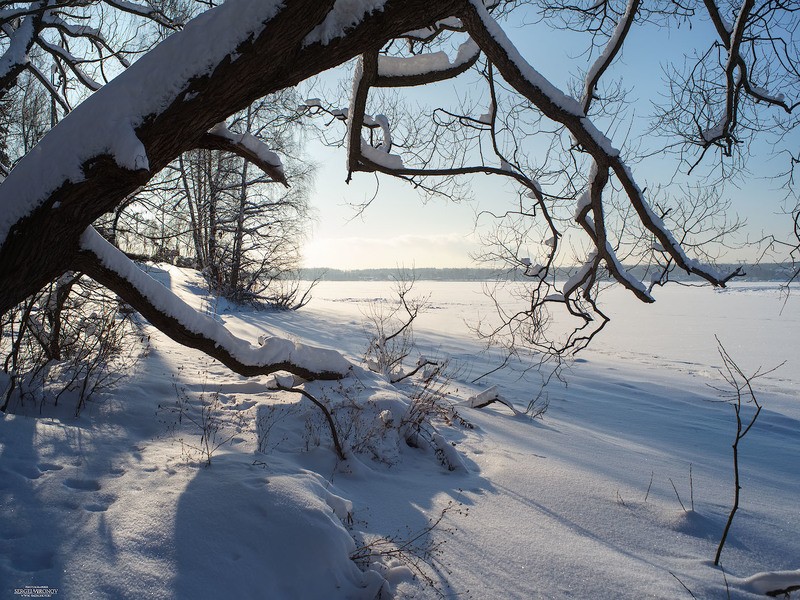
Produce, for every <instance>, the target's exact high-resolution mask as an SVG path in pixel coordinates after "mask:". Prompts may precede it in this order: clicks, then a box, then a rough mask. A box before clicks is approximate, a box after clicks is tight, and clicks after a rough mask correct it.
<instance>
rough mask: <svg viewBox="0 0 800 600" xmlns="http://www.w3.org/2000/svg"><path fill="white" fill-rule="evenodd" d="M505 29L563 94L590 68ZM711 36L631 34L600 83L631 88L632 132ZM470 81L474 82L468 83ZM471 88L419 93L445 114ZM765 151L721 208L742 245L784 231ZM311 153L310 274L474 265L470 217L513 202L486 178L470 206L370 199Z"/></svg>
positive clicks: (514, 28)
mask: <svg viewBox="0 0 800 600" xmlns="http://www.w3.org/2000/svg"><path fill="white" fill-rule="evenodd" d="M506 29H507V32H508V33H509V36H510V37H511V38H512V39H513V40H514V41H515V43H517V44H518V47H519V48H520V50H521V51H522V53H523V55H524V56H525V57H526V58H527V59H528V60H529V61H530V62H531V63H532V64H533V65H534V66H535V67H536V68H537V69H538V70H539V71H540V72H542V73H543V74H544V75H545V76H547V77H548V78H550V80H551V81H553V82H554V83H555V84H556V85H558V86H559V87H560V88H561V89H562V90H563V89H566V85H567V80H568V76H569V73H575V72H576V70H577V69H579V68H580V69H586V68H587V67H588V65H589V62H590V59H589V57H588V55H586V53H584V52H583V48H584V47H585V41H584V40H583V38H582V37H575V35H574V34H569V33H567V34H564V33H563V32H559V33H552V32H547V31H545V30H543V29H542V27H541V26H538V27H536V28H535V29H533V30H531V29H530V26H529V27H528V28H524V27H522V26H521V25H520V24H512V25H510V26H509V27H507V28H506ZM531 31H535V32H536V36H533V35H531V34H530V32H531ZM711 35H712V32H711V31H709V30H708V27H707V26H703V25H702V24H700V26H698V25H697V23H695V24H694V26H693V28H692V29H689V28H688V27H686V26H683V27H682V28H680V29H673V30H671V31H666V30H664V31H656V30H654V29H652V28H650V29H648V30H641V29H639V30H637V29H634V30H633V31H632V32H631V34H630V37H629V40H628V42H627V44H628V46H627V47H626V48H625V50H624V51H623V54H622V55H621V56H620V57H618V59H617V61H616V62H615V64H614V66H613V70H612V71H610V72H609V74H608V75H607V77H608V78H609V79H614V78H617V77H619V78H621V79H622V81H623V84H624V85H625V86H626V87H627V88H630V89H631V92H630V96H631V98H634V99H637V100H638V104H637V111H638V112H637V117H636V118H637V122H638V123H639V125H638V126H639V127H643V126H645V124H646V120H645V118H646V116H647V114H648V111H649V110H650V104H649V102H650V100H651V99H653V100H655V99H658V94H659V93H660V92H661V91H662V90H663V86H662V84H661V76H662V72H663V70H662V66H663V65H664V64H665V63H666V62H667V61H673V62H680V61H681V60H682V58H681V55H682V53H686V52H690V51H691V49H692V48H693V47H704V45H705V44H707V40H710V39H711ZM331 77H333V76H331ZM471 79H472V81H474V79H475V78H474V76H473V77H472V78H471ZM469 80H470V77H469V76H468V75H467V76H462V78H459V79H458V80H456V81H455V82H452V83H447V84H440V85H437V86H436V87H435V88H434V89H433V91H432V92H424V93H427V94H428V95H427V96H425V97H424V100H423V101H425V102H428V103H430V104H434V103H437V100H438V101H440V102H441V103H442V104H444V105H446V104H447V100H446V99H445V96H450V97H452V96H453V95H454V94H458V95H459V96H464V95H466V94H468V93H469V91H470V90H469V89H468V86H469V83H468V82H469ZM420 94H423V92H420V91H416V90H415V91H413V92H412V99H413V100H416V101H419V98H423V96H420ZM337 125H338V123H336V124H334V127H335V126H337ZM797 137H798V138H800V135H798V136H797ZM766 144H767V142H762V143H761V144H760V147H758V148H757V152H759V153H760V154H761V155H762V156H761V157H759V156H756V158H755V160H751V162H750V170H751V174H750V175H749V176H748V177H746V178H745V179H742V180H741V181H739V182H738V183H737V184H736V185H729V186H727V187H726V189H725V192H724V194H723V199H726V200H730V201H731V203H732V207H731V213H732V214H735V215H738V216H740V217H743V218H745V219H746V220H747V221H748V228H747V229H746V231H745V232H744V234H743V236H742V238H741V239H742V240H743V239H744V238H745V237H748V238H749V239H756V238H760V237H762V236H763V234H765V233H775V232H778V233H780V234H782V235H785V234H788V232H789V229H790V219H789V218H788V217H787V216H786V215H784V214H780V212H781V210H780V209H781V206H782V199H783V198H784V196H785V195H786V190H785V189H784V187H783V186H784V183H785V182H784V181H783V180H779V179H771V178H770V175H772V174H775V173H778V172H780V171H781V170H782V169H783V168H784V166H783V165H782V164H779V163H778V161H777V160H772V161H767V160H765V159H764V158H763V157H764V156H766V155H768V152H766V151H765V150H766ZM309 152H310V155H311V157H312V158H313V159H314V160H315V161H316V163H317V164H318V165H319V171H318V173H317V177H316V186H315V190H314V192H313V195H312V199H311V200H312V206H313V209H314V214H315V217H316V218H315V223H314V226H313V229H312V232H311V236H310V239H309V241H308V243H307V245H306V248H305V251H304V264H305V266H307V267H329V268H338V269H363V268H392V267H397V266H403V267H410V266H415V267H418V268H422V267H439V268H445V267H471V266H480V265H478V264H476V263H475V261H474V259H473V256H474V255H475V254H476V253H478V252H480V250H481V244H480V236H479V235H478V233H477V232H476V215H477V213H478V212H479V211H480V210H484V209H487V208H491V209H494V210H499V209H502V208H504V207H508V206H509V205H510V204H509V203H513V202H514V200H515V197H516V194H515V192H516V190H515V189H514V188H513V187H512V186H510V185H502V184H501V185H499V186H498V185H497V184H496V183H491V182H487V181H485V179H484V180H483V181H480V182H478V185H477V187H475V188H474V190H473V196H474V199H473V200H472V201H471V202H464V203H461V204H453V203H450V202H446V201H443V200H433V201H429V202H427V203H425V202H423V201H422V199H421V198H420V195H419V194H418V193H417V192H416V191H414V190H413V189H412V188H411V187H410V186H409V185H407V184H405V183H403V182H400V181H397V180H393V179H392V178H389V177H383V176H382V177H381V179H380V184H379V187H378V188H377V194H376V178H375V176H374V175H372V174H361V173H357V174H355V175H354V178H353V181H351V183H350V184H349V185H348V184H346V183H345V182H344V179H345V177H346V168H345V153H344V151H343V150H341V149H331V148H327V147H324V146H322V145H321V144H318V143H312V144H311V146H310V148H309ZM665 164H670V166H669V169H670V172H671V171H672V170H673V169H674V166H672V165H671V163H669V162H668V161H665V160H664V159H663V158H662V157H659V156H657V157H655V158H653V159H651V160H650V161H649V162H648V163H645V164H642V165H637V166H635V167H634V173H635V175H636V176H637V177H638V178H639V180H640V181H642V182H644V184H645V185H646V184H647V183H649V182H650V181H652V180H654V179H663V178H664V175H665V167H664V165H665ZM373 195H375V199H374V200H373V201H372V203H371V204H370V206H369V207H368V208H367V209H366V210H365V211H363V212H362V213H360V214H359V213H358V211H357V209H355V208H353V207H354V206H355V205H358V204H361V203H363V202H365V201H366V200H368V199H369V198H371V197H372V196H373ZM756 257H757V251H756V250H755V249H753V248H747V249H743V250H737V251H732V252H730V254H729V256H728V258H727V259H728V260H730V261H731V262H735V261H739V260H744V261H752V260H755V259H756Z"/></svg>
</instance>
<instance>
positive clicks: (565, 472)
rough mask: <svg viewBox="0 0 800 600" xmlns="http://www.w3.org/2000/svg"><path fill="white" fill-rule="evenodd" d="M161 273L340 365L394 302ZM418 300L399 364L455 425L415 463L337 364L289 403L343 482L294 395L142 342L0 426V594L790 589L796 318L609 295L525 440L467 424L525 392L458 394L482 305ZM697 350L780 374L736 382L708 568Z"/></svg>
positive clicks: (511, 372)
mask: <svg viewBox="0 0 800 600" xmlns="http://www.w3.org/2000/svg"><path fill="white" fill-rule="evenodd" d="M156 275H157V276H158V277H159V279H160V280H161V281H162V282H164V283H165V284H168V285H170V287H172V289H173V290H175V291H176V292H177V293H179V294H180V295H181V296H182V297H184V298H185V299H187V301H190V302H192V303H194V304H195V305H196V306H198V307H201V308H204V309H205V310H208V311H211V312H216V313H217V314H218V315H219V318H220V319H222V320H223V321H224V322H225V323H226V325H227V326H228V327H229V328H230V329H231V330H232V331H233V332H234V333H235V334H237V335H238V336H240V337H243V338H245V339H248V340H251V341H253V342H255V340H256V339H257V338H258V337H259V336H260V335H263V334H265V333H281V334H285V335H289V336H290V337H292V338H295V339H298V340H301V341H303V342H306V343H309V344H314V345H319V346H324V347H330V348H337V349H340V350H341V351H342V352H343V353H344V354H345V355H346V357H347V358H348V359H349V360H351V362H353V363H354V364H357V365H360V360H361V357H362V356H363V352H364V349H365V347H366V344H367V338H366V335H365V326H364V322H365V315H367V314H369V311H370V310H371V309H370V307H374V306H377V305H381V304H386V302H388V301H390V300H391V298H392V292H391V285H390V284H388V283H384V282H378V283H367V282H357V283H349V282H336V283H323V284H321V285H320V286H319V287H318V288H317V289H316V290H315V295H314V300H313V302H312V303H311V304H310V305H309V306H308V307H307V308H305V309H303V310H301V311H299V312H294V313H274V312H263V311H262V312H256V311H247V310H241V309H237V308H233V307H230V306H227V305H225V304H224V303H220V304H217V305H215V304H214V303H213V302H212V301H210V300H209V299H208V298H206V297H204V296H203V294H202V291H201V288H200V286H199V285H198V281H197V280H196V278H195V277H194V276H193V275H192V274H190V273H186V272H183V271H180V270H177V269H174V268H171V267H165V268H164V270H158V271H157V272H156ZM415 289H416V291H418V292H420V293H430V310H428V311H427V312H425V313H424V314H423V315H421V316H420V318H419V322H418V325H417V328H416V333H417V343H418V346H419V349H420V351H421V352H423V353H424V354H425V356H427V357H429V358H435V359H443V358H449V359H450V373H451V375H450V376H451V381H450V387H449V388H448V401H449V402H451V403H453V404H454V406H455V411H456V412H457V414H458V415H460V417H461V418H462V419H463V421H462V420H460V419H458V418H454V417H453V415H452V414H450V420H451V424H447V423H445V422H444V421H443V420H438V421H435V422H434V423H435V425H436V429H435V430H432V429H429V430H427V433H426V436H424V437H425V440H428V443H420V444H418V446H419V447H417V448H414V447H411V446H410V445H409V444H407V443H406V441H405V437H404V436H403V435H400V433H399V432H400V428H399V427H398V426H397V423H399V422H402V421H403V420H404V419H405V418H406V416H407V411H408V399H407V395H405V394H408V393H413V388H412V386H411V385H410V384H401V385H399V386H393V385H390V384H389V383H388V382H387V381H386V380H385V378H382V377H380V376H378V375H375V374H372V373H370V372H369V371H366V370H364V369H363V368H362V367H361V366H357V367H356V368H355V370H354V372H353V375H352V376H351V377H348V378H347V379H345V380H343V381H341V382H334V383H322V382H315V383H312V384H309V385H307V386H306V390H307V391H309V392H310V393H312V394H313V395H314V396H315V397H316V398H319V399H321V400H323V401H324V402H326V403H327V404H328V405H329V406H330V407H331V411H332V412H334V417H335V418H336V420H337V422H338V423H339V425H340V428H341V430H342V431H341V432H342V435H343V438H344V439H345V450H346V455H347V460H346V461H340V460H338V459H337V457H336V454H335V453H334V451H333V447H332V443H331V438H330V436H329V435H328V434H327V431H326V427H325V423H324V420H323V418H322V413H321V412H320V411H319V410H318V409H316V408H315V407H314V406H313V405H312V404H311V403H310V402H309V401H308V400H306V399H303V398H302V397H301V396H300V395H299V394H295V393H292V392H283V391H275V390H272V389H270V385H271V383H272V381H273V379H272V378H267V377H258V378H252V379H245V378H241V377H238V376H235V375H232V374H231V373H230V372H228V371H227V370H226V369H225V368H224V367H222V366H221V365H219V364H218V363H214V362H213V361H211V360H210V359H207V358H205V357H204V356H202V355H201V354H199V353H197V352H194V351H191V350H187V349H185V348H183V347H181V346H179V345H178V344H176V343H174V342H172V341H170V340H168V339H166V338H164V337H163V336H162V335H161V334H158V333H156V332H155V330H153V329H152V328H147V332H148V333H149V334H150V335H151V336H152V337H151V345H150V348H149V350H148V352H147V355H146V357H145V358H144V359H143V360H141V361H140V362H139V363H138V364H137V366H136V367H135V369H134V371H133V372H131V373H130V374H129V376H128V377H127V378H126V379H124V380H123V381H122V382H121V384H120V385H119V386H118V387H117V388H116V389H115V390H114V391H113V392H109V393H106V394H104V395H102V396H98V397H97V398H95V400H94V401H93V402H92V403H91V404H90V405H89V406H88V408H87V409H86V410H85V411H84V412H83V413H82V415H81V416H80V417H79V418H74V417H72V416H70V415H71V411H70V409H69V408H68V407H64V406H60V407H58V409H53V408H46V409H45V410H44V414H43V415H41V416H40V415H39V414H38V411H37V410H34V409H32V407H23V408H21V409H18V410H17V413H18V414H16V415H3V416H2V417H0V597H1V598H18V597H21V596H22V597H24V595H25V594H28V596H29V597H48V596H47V594H50V596H49V597H59V598H78V599H82V598H131V599H134V598H135V599H147V598H153V599H156V598H159V599H161V598H181V599H184V598H185V599H193V600H194V599H206V598H207V599H220V598H231V599H239V598H253V599H268V600H273V599H278V600H282V599H295V598H297V599H306V598H308V599H338V598H368V599H371V598H375V597H392V596H394V597H397V598H437V597H445V598H459V599H461V598H473V599H476V600H481V599H496V598H520V599H528V598H581V599H587V598H609V599H621V598H637V599H638V598H665V599H666V598H691V597H695V598H721V599H722V598H728V597H730V598H758V597H764V596H763V592H765V591H768V590H770V589H778V588H781V587H786V585H789V584H792V583H795V584H796V583H800V582H798V579H800V571H799V570H800V504H799V500H798V499H799V498H800V477H799V476H800V364H799V363H798V361H799V360H800V316H798V315H800V310H798V309H800V297H798V296H791V297H789V298H788V300H787V299H786V298H785V297H783V296H782V295H781V293H780V290H779V288H778V287H777V286H775V285H773V284H756V283H751V284H738V285H733V286H731V288H730V289H729V290H726V291H721V292H716V291H713V290H711V289H708V288H701V289H698V288H686V287H674V288H668V289H665V290H661V291H660V292H659V293H658V295H657V297H658V302H657V303H656V304H655V305H651V306H645V305H642V304H639V303H638V302H636V301H635V300H634V299H633V298H632V297H631V296H630V295H628V294H625V293H624V292H623V291H619V290H610V291H609V292H608V293H607V294H606V296H605V298H606V301H607V303H608V304H607V311H608V313H609V314H610V315H611V316H612V318H613V321H612V323H611V324H610V325H609V326H608V328H607V331H606V332H605V334H604V335H602V336H601V337H600V338H599V339H598V340H597V344H596V345H595V346H594V347H592V348H591V349H589V350H587V351H585V352H583V353H581V354H580V355H579V358H578V360H577V361H576V362H575V364H574V365H572V366H571V368H570V369H568V370H567V371H566V372H565V380H566V385H565V384H563V383H561V382H558V381H553V382H551V383H550V384H549V385H548V387H547V388H546V389H545V390H544V391H543V393H542V398H546V399H547V401H549V408H548V410H547V412H546V413H545V415H544V418H543V419H541V420H538V419H537V420H532V419H530V418H527V417H524V416H514V415H513V414H512V412H511V411H510V410H508V409H507V408H505V407H502V406H500V407H498V408H494V407H495V406H498V405H496V404H495V405H491V406H490V407H489V408H486V409H483V410H475V409H471V408H468V407H466V406H465V405H463V404H461V403H463V402H465V401H466V400H467V399H468V398H469V397H471V396H474V395H475V394H477V393H479V392H480V391H482V390H484V389H486V388H487V387H489V386H497V387H498V390H499V391H500V393H501V395H502V396H503V397H504V398H506V399H508V400H509V401H511V402H513V403H514V404H515V405H516V406H518V407H519V408H524V407H525V406H526V405H527V404H528V402H529V401H530V400H531V399H532V398H534V397H536V396H537V395H538V394H539V393H540V391H541V387H540V377H539V376H538V375H537V374H536V373H528V374H527V375H525V376H523V373H522V372H521V371H520V369H519V368H518V367H516V366H515V367H514V368H511V369H507V370H505V371H501V372H497V373H494V374H492V375H491V376H488V377H486V378H484V379H482V380H481V381H480V383H478V384H473V383H471V382H472V380H473V379H474V378H475V377H477V376H478V375H480V374H482V373H484V372H485V371H487V370H489V369H491V368H492V367H493V366H494V363H493V361H494V360H495V358H494V357H493V355H492V354H485V353H484V352H483V348H482V346H481V345H480V343H479V342H477V341H476V340H475V339H474V338H472V337H471V335H470V333H469V327H468V324H469V323H474V322H475V320H476V319H478V318H479V317H481V316H483V315H488V314H490V312H491V303H490V302H489V301H488V300H487V299H486V298H485V297H484V296H483V295H482V294H481V286H480V285H479V284H475V283H440V282H436V283H429V282H419V283H418V284H417V287H416V288H415ZM714 335H717V336H719V338H720V340H721V341H722V343H723V344H724V345H725V347H726V348H727V350H728V351H729V353H730V354H731V356H732V357H733V358H734V359H735V360H736V361H737V363H738V364H739V366H740V367H741V368H742V369H743V370H744V371H745V372H746V373H752V372H754V371H756V370H757V369H758V368H759V367H764V368H770V367H773V366H776V365H778V364H779V363H781V362H783V361H786V363H785V364H784V365H783V366H782V367H781V368H780V369H778V370H777V371H775V372H774V373H771V374H769V375H767V376H765V377H764V378H761V379H758V380H756V383H755V389H756V392H757V394H758V397H759V400H760V401H761V403H762V404H763V406H764V409H763V411H762V413H761V415H760V416H759V419H758V421H757V422H756V424H755V426H754V427H753V429H752V430H751V431H750V433H749V434H748V435H747V437H746V438H745V439H744V440H743V441H742V442H741V447H740V452H741V456H740V467H741V478H742V498H741V506H740V509H739V512H738V513H737V515H736V518H735V520H734V523H733V527H732V530H731V533H730V536H729V539H728V542H727V544H726V546H725V549H724V551H723V553H722V561H721V562H722V565H723V567H724V571H723V570H720V569H718V568H715V567H714V566H713V558H714V553H715V551H716V546H717V543H718V541H719V537H720V535H721V533H722V530H723V527H724V524H725V520H726V517H727V514H728V511H729V510H730V506H731V501H732V495H733V479H732V478H733V470H732V467H733V464H732V458H731V442H732V441H733V438H734V435H735V418H734V411H733V409H732V408H731V406H730V405H728V404H726V403H723V402H718V400H719V399H720V393H719V392H718V391H716V390H715V389H714V388H713V387H712V386H717V387H719V386H724V382H723V380H722V378H721V376H720V374H719V373H718V369H719V368H720V367H721V366H722V362H721V360H720V357H719V355H718V354H717V349H716V342H715V340H714ZM25 413H28V414H30V415H33V416H26V415H25ZM204 415H205V416H204ZM204 419H205V420H204ZM204 423H205V424H206V431H212V433H214V432H215V435H214V436H213V437H211V436H207V438H206V439H209V437H210V439H211V440H212V442H213V443H212V445H211V446H212V448H214V446H215V445H216V443H219V444H220V445H219V447H218V448H214V449H213V452H212V454H213V456H212V459H211V465H210V466H204V463H205V461H206V459H207V453H206V454H204V453H203V451H202V450H203V443H202V442H203V440H202V438H201V435H202V431H203V424H204ZM209 424H210V425H211V427H209ZM348 424H349V425H348ZM214 427H216V429H213V428H214ZM430 440H432V441H433V443H430ZM223 442H224V443H223ZM437 444H438V446H437ZM437 448H438V452H436V450H437ZM448 467H449V468H448ZM440 517H441V518H440ZM353 556H355V557H356V558H358V560H357V561H355V562H354V561H353V560H351V557H353ZM779 572H783V573H782V575H781V574H780V573H779ZM759 573H770V575H768V576H763V577H760V578H759V577H758V576H757V574H759ZM754 576H755V577H754ZM782 578H783V579H782ZM35 586H42V587H35ZM759 592H760V593H759ZM795 595H796V594H795Z"/></svg>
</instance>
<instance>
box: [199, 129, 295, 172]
mask: <svg viewBox="0 0 800 600" xmlns="http://www.w3.org/2000/svg"><path fill="white" fill-rule="evenodd" d="M209 133H213V134H214V135H218V136H220V137H223V138H225V139H227V140H230V141H231V142H233V143H234V144H239V145H241V146H243V147H244V148H246V149H247V150H249V151H250V152H252V153H253V154H255V155H256V156H257V157H258V158H259V159H261V160H262V161H263V162H265V163H266V164H268V165H271V166H273V167H275V168H276V169H277V170H278V171H279V172H280V173H283V162H281V159H280V157H279V156H278V155H277V154H276V153H275V152H273V151H272V150H270V149H269V147H268V146H267V145H266V144H265V143H264V142H262V141H261V140H259V139H258V138H257V137H256V136H254V135H253V134H252V133H248V132H245V133H234V132H233V131H231V130H230V129H228V127H227V126H226V125H225V123H217V124H216V125H215V126H214V127H212V128H211V129H210V130H209Z"/></svg>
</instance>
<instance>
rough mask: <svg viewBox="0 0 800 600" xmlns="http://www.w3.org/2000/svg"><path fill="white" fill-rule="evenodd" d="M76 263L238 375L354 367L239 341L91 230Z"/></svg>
mask: <svg viewBox="0 0 800 600" xmlns="http://www.w3.org/2000/svg"><path fill="white" fill-rule="evenodd" d="M76 263H77V264H76V267H77V268H79V269H80V270H81V271H83V272H84V273H86V274H87V275H88V276H89V277H91V278H92V279H94V280H95V281H97V282H98V283H101V284H102V285H104V286H106V287H107V288H108V289H110V290H112V291H113V292H115V293H116V294H117V295H119V296H120V297H121V298H122V299H123V300H124V301H125V302H127V303H128V304H130V305H131V306H133V307H134V308H135V309H136V310H137V311H138V312H139V313H141V314H142V315H143V316H144V317H145V318H146V319H147V320H149V321H150V322H151V323H152V324H153V325H154V326H156V327H157V328H158V329H159V330H160V331H161V332H163V333H165V334H166V335H168V336H169V337H171V338H172V339H174V340H175V341H177V342H179V343H180V344H183V345H184V346H189V347H191V348H196V349H198V350H201V351H202V352H204V353H205V354H207V355H209V356H212V357H214V358H216V359H217V360H219V361H220V362H222V363H223V364H224V365H225V366H227V367H228V368H230V369H231V370H232V371H235V372H236V373H239V374H240V375H245V376H253V375H267V374H269V373H274V372H276V371H288V372H290V373H293V374H295V375H298V376H300V377H302V378H304V379H338V378H341V377H344V376H345V375H346V374H347V372H348V370H349V369H350V363H349V362H347V360H345V359H344V357H342V355H341V354H339V353H338V352H336V351H334V350H325V349H321V348H313V347H310V346H306V345H304V344H299V343H294V342H292V341H290V340H287V339H282V338H274V337H273V338H267V339H264V340H263V343H262V344H261V345H260V346H255V345H253V344H251V343H249V342H247V341H245V340H242V339H239V338H237V337H235V336H234V335H233V334H231V333H230V332H229V331H228V330H227V329H226V328H225V326H224V325H222V324H221V323H220V322H219V321H216V320H215V319H213V318H212V317H211V316H209V315H206V314H202V313H199V312H197V311H196V310H195V309H193V308H192V307H191V306H189V305H188V304H186V303H185V302H184V301H183V300H181V299H180V298H178V297H177V296H176V295H175V294H174V293H172V291H170V290H169V289H168V288H166V287H165V286H163V285H162V284H160V283H159V282H157V281H156V280H155V279H153V278H152V277H150V276H149V275H148V274H147V273H145V272H144V271H142V270H141V269H140V268H139V267H138V266H137V265H136V264H135V263H134V262H133V261H131V260H130V259H129V258H128V257H126V256H125V255H124V254H123V253H122V252H121V251H120V250H118V249H117V248H115V247H114V246H112V245H111V244H109V243H108V242H107V241H106V240H104V239H103V238H102V236H100V234H99V233H97V231H95V230H94V228H92V227H89V228H88V229H87V230H86V231H85V232H84V234H83V235H82V236H81V239H80V250H79V253H78V257H77V260H76Z"/></svg>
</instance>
